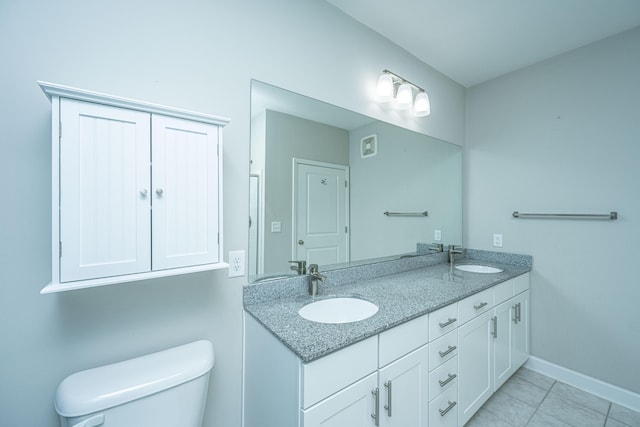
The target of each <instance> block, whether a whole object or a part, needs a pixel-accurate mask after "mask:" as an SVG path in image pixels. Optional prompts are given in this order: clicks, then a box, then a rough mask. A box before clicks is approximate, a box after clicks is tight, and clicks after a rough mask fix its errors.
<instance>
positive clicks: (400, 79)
mask: <svg viewBox="0 0 640 427" xmlns="http://www.w3.org/2000/svg"><path fill="white" fill-rule="evenodd" d="M382 72H383V73H386V74H389V75H390V76H391V77H392V78H394V79H396V80H399V81H400V82H401V83H407V84H409V85H411V86H413V88H415V89H416V90H417V91H418V92H426V91H425V90H424V89H422V88H421V87H420V86H418V85H417V84H415V83H412V82H410V81H409V80H407V79H405V78H404V77H401V76H399V75H397V74H396V73H393V72H391V71H389V70H382Z"/></svg>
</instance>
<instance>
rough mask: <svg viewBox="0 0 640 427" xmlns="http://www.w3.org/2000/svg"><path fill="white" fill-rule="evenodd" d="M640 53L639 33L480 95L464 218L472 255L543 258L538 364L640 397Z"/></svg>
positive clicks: (475, 97)
mask: <svg viewBox="0 0 640 427" xmlns="http://www.w3.org/2000/svg"><path fill="white" fill-rule="evenodd" d="M639 46H640V28H639V29H635V30H632V31H630V32H627V33H624V34H622V35H619V36H616V37H613V38H610V39H607V40H604V41H601V42H599V43H596V44H593V45H590V46H587V47H584V48H581V49H578V50H575V51H572V52H570V53H567V54H564V55H562V56H559V57H556V58H553V59H551V60H548V61H545V62H542V63H540V64H537V65H534V66H531V67H528V68H526V69H523V70H521V71H518V72H515V73H512V74H509V75H507V76H504V77H502V78H498V79H496V80H493V81H490V82H488V83H485V84H482V85H479V86H476V87H473V88H472V89H470V90H469V91H468V106H467V117H468V123H467V141H466V149H465V154H466V177H465V183H466V196H465V208H466V212H465V221H464V223H465V234H464V235H465V239H466V242H465V244H466V245H467V246H470V247H473V248H479V249H492V247H491V244H492V243H491V242H492V234H493V233H502V234H503V235H504V247H503V248H502V250H504V251H508V252H519V253H527V254H530V255H533V260H534V266H533V272H532V283H531V286H532V290H531V306H532V311H531V322H532V325H531V339H532V353H533V355H534V356H537V357H540V358H542V359H545V360H547V361H550V362H552V363H556V364H558V365H560V366H564V367H566V368H569V369H572V370H574V371H578V372H581V373H583V374H586V375H589V376H592V377H595V378H598V379H600V380H603V381H605V382H608V383H611V384H614V385H617V386H619V387H622V388H625V389H628V390H631V391H633V392H636V393H639V392H640V371H639V370H638V369H637V364H638V360H640V340H639V339H638V337H639V334H640V318H639V317H638V314H637V313H638V301H640V286H639V285H638V272H637V268H636V266H637V264H638V259H637V258H638V255H639V251H638V249H637V247H638V242H639V241H640V220H639V219H638V215H639V213H640V197H639V196H640V190H639V188H640V187H639V183H640V144H639V143H638V135H640V107H639V106H640V103H639V102H640V101H638V100H639V99H640V49H639V48H638V47H639ZM513 211H520V212H548V213H556V212H558V213H563V212H564V213H608V212H610V211H618V213H619V219H618V220H617V221H601V222H598V221H575V220H572V221H569V220H562V221H558V220H533V219H528V220H525V219H513V218H512V217H511V213H512V212H513Z"/></svg>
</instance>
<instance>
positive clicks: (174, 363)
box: [55, 340, 215, 417]
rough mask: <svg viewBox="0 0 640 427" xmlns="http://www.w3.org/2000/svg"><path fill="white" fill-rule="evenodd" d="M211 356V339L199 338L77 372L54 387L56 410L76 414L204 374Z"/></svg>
mask: <svg viewBox="0 0 640 427" xmlns="http://www.w3.org/2000/svg"><path fill="white" fill-rule="evenodd" d="M214 357H215V356H214V351H213V345H212V344H211V342H209V341H206V340H201V341H196V342H192V343H190V344H185V345H181V346H179V347H174V348H170V349H168V350H164V351H160V352H157V353H152V354H148V355H145V356H140V357H137V358H135V359H131V360H125V361H123V362H119V363H114V364H111V365H105V366H100V367H98V368H93V369H88V370H86V371H81V372H77V373H75V374H72V375H70V376H68V377H67V378H65V379H64V380H63V381H62V382H61V383H60V385H59V386H58V389H57V391H56V397H55V407H56V411H57V412H58V414H60V415H61V416H63V417H77V416H82V415H87V414H90V413H93V412H97V411H102V410H104V409H108V408H112V407H114V406H118V405H121V404H123V403H126V402H130V401H133V400H136V399H140V398H142V397H145V396H148V395H150V394H153V393H157V392H160V391H163V390H166V389H168V388H171V387H175V386H177V385H180V384H183V383H185V382H188V381H190V380H193V379H195V378H198V377H200V376H202V375H204V374H206V373H208V372H209V371H210V370H211V368H212V367H213V364H214V362H215V361H214Z"/></svg>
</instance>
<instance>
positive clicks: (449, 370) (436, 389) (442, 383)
mask: <svg viewBox="0 0 640 427" xmlns="http://www.w3.org/2000/svg"><path fill="white" fill-rule="evenodd" d="M456 384H458V358H457V357H454V358H453V359H450V360H448V361H447V362H445V363H443V364H442V366H440V367H439V368H437V369H435V370H434V371H432V372H431V373H430V374H429V399H431V400H433V399H435V398H437V397H438V396H440V394H442V393H443V392H444V391H446V390H448V389H450V388H451V387H453V386H454V385H456Z"/></svg>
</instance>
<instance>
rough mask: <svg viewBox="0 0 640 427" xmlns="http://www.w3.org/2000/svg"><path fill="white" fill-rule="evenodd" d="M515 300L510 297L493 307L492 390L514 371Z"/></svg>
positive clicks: (498, 386)
mask: <svg viewBox="0 0 640 427" xmlns="http://www.w3.org/2000/svg"><path fill="white" fill-rule="evenodd" d="M514 305H515V302H514V301H513V300H512V299H511V300H509V301H506V302H504V303H502V304H500V305H499V306H497V307H496V308H495V313H494V316H495V318H496V321H495V325H494V326H495V329H494V330H493V331H492V332H493V345H494V357H493V363H494V369H493V375H494V384H493V388H494V390H497V389H499V388H500V386H501V385H502V384H504V383H505V381H507V379H509V377H510V376H511V374H513V373H514V372H515V370H514V369H513V357H512V334H513V332H512V326H513V318H514V317H513V316H514V314H515V312H516V311H515V307H514Z"/></svg>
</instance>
